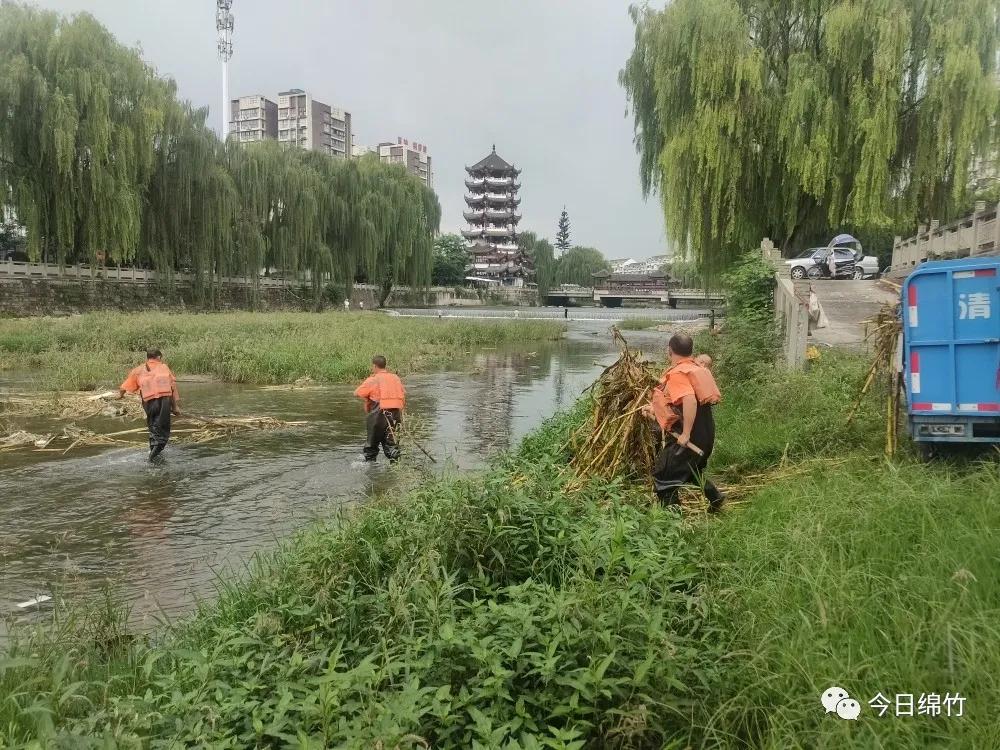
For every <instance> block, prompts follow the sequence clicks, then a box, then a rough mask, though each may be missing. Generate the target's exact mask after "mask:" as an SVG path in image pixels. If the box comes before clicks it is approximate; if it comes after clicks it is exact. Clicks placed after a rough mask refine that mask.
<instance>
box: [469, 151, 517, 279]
mask: <svg viewBox="0 0 1000 750" xmlns="http://www.w3.org/2000/svg"><path fill="white" fill-rule="evenodd" d="M465 171H466V172H468V177H466V179H465V187H466V188H467V189H468V191H469V192H468V194H467V195H466V196H465V203H466V204H467V206H468V210H467V211H465V212H464V213H463V214H462V215H463V216H464V217H465V220H466V221H467V222H469V228H468V229H464V230H462V236H463V237H465V239H466V240H468V241H469V255H470V263H469V265H468V266H467V267H466V271H467V273H468V274H469V275H468V277H467V278H469V279H470V280H481V281H487V282H490V283H495V284H503V285H506V286H524V284H525V282H526V281H527V280H528V279H529V278H530V277H531V274H532V271H533V269H532V261H531V258H529V257H528V255H527V254H526V253H524V252H523V251H522V250H521V248H520V247H519V246H518V244H517V224H518V222H519V221H520V220H521V215H520V214H519V213H517V208H518V206H519V205H520V204H521V199H520V198H519V197H518V195H517V191H518V190H519V189H520V188H521V184H520V183H519V182H517V176H518V175H519V174H521V170H520V169H517V168H515V167H514V166H513V165H511V164H508V163H507V162H506V161H504V160H503V159H501V158H500V157H499V156H497V149H496V146H494V147H493V151H492V152H491V153H490V154H489V155H488V156H487V157H486V158H484V159H481V160H480V161H478V162H477V163H475V164H473V165H472V166H471V167H466V168H465Z"/></svg>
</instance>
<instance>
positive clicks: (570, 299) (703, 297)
mask: <svg viewBox="0 0 1000 750" xmlns="http://www.w3.org/2000/svg"><path fill="white" fill-rule="evenodd" d="M545 301H546V302H547V303H548V304H550V305H571V304H582V303H584V302H587V303H589V302H596V303H598V304H599V305H601V306H602V307H621V306H622V305H623V304H624V303H625V302H644V303H649V302H654V303H659V304H661V305H665V306H667V307H670V308H680V307H687V308H703V309H711V308H717V307H722V306H723V305H725V303H726V298H725V295H723V294H722V293H721V292H711V291H707V290H705V289H666V288H658V287H657V285H650V286H649V287H641V286H640V287H636V286H630V287H627V288H626V287H619V288H616V287H614V286H610V287H607V288H593V289H591V288H589V287H568V286H563V287H560V288H559V289H553V290H552V291H550V292H549V293H548V294H547V295H546V298H545Z"/></svg>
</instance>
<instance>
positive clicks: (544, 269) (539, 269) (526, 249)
mask: <svg viewBox="0 0 1000 750" xmlns="http://www.w3.org/2000/svg"><path fill="white" fill-rule="evenodd" d="M517 244H518V246H519V247H520V248H521V251H522V252H523V253H524V254H525V255H527V256H528V257H529V258H531V265H532V267H533V268H534V269H535V285H536V286H537V288H538V299H539V302H543V301H544V300H545V297H546V296H547V295H548V293H549V291H550V290H551V289H552V287H553V286H554V285H555V284H556V260H555V249H554V248H553V247H552V243H551V242H549V241H548V240H545V239H539V238H538V236H537V235H536V234H535V233H534V232H520V233H519V234H518V235H517Z"/></svg>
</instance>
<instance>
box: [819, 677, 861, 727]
mask: <svg viewBox="0 0 1000 750" xmlns="http://www.w3.org/2000/svg"><path fill="white" fill-rule="evenodd" d="M819 700H820V703H822V704H823V708H824V709H826V712H827V713H828V714H837V716H839V717H840V718H841V719H847V720H848V721H856V720H857V718H858V716H860V715H861V704H860V703H858V702H857V701H856V700H854V699H853V698H852V697H851V696H850V695H848V694H847V691H846V690H844V688H841V687H836V686H834V687H829V688H827V689H826V690H824V691H823V695H821V696H820V699H819Z"/></svg>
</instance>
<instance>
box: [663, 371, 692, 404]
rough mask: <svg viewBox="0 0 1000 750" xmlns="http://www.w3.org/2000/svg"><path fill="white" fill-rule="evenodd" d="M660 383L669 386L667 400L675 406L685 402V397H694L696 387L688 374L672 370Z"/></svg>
mask: <svg viewBox="0 0 1000 750" xmlns="http://www.w3.org/2000/svg"><path fill="white" fill-rule="evenodd" d="M660 382H661V383H663V384H665V385H666V386H667V398H668V399H669V400H670V403H671V404H674V405H675V406H676V405H678V404H680V403H681V401H683V400H684V397H685V396H694V395H695V393H694V386H693V385H692V384H691V378H690V377H689V376H688V374H687V373H685V372H681V371H680V370H678V369H676V368H671V369H669V370H667V371H666V372H665V373H663V377H662V378H660Z"/></svg>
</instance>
